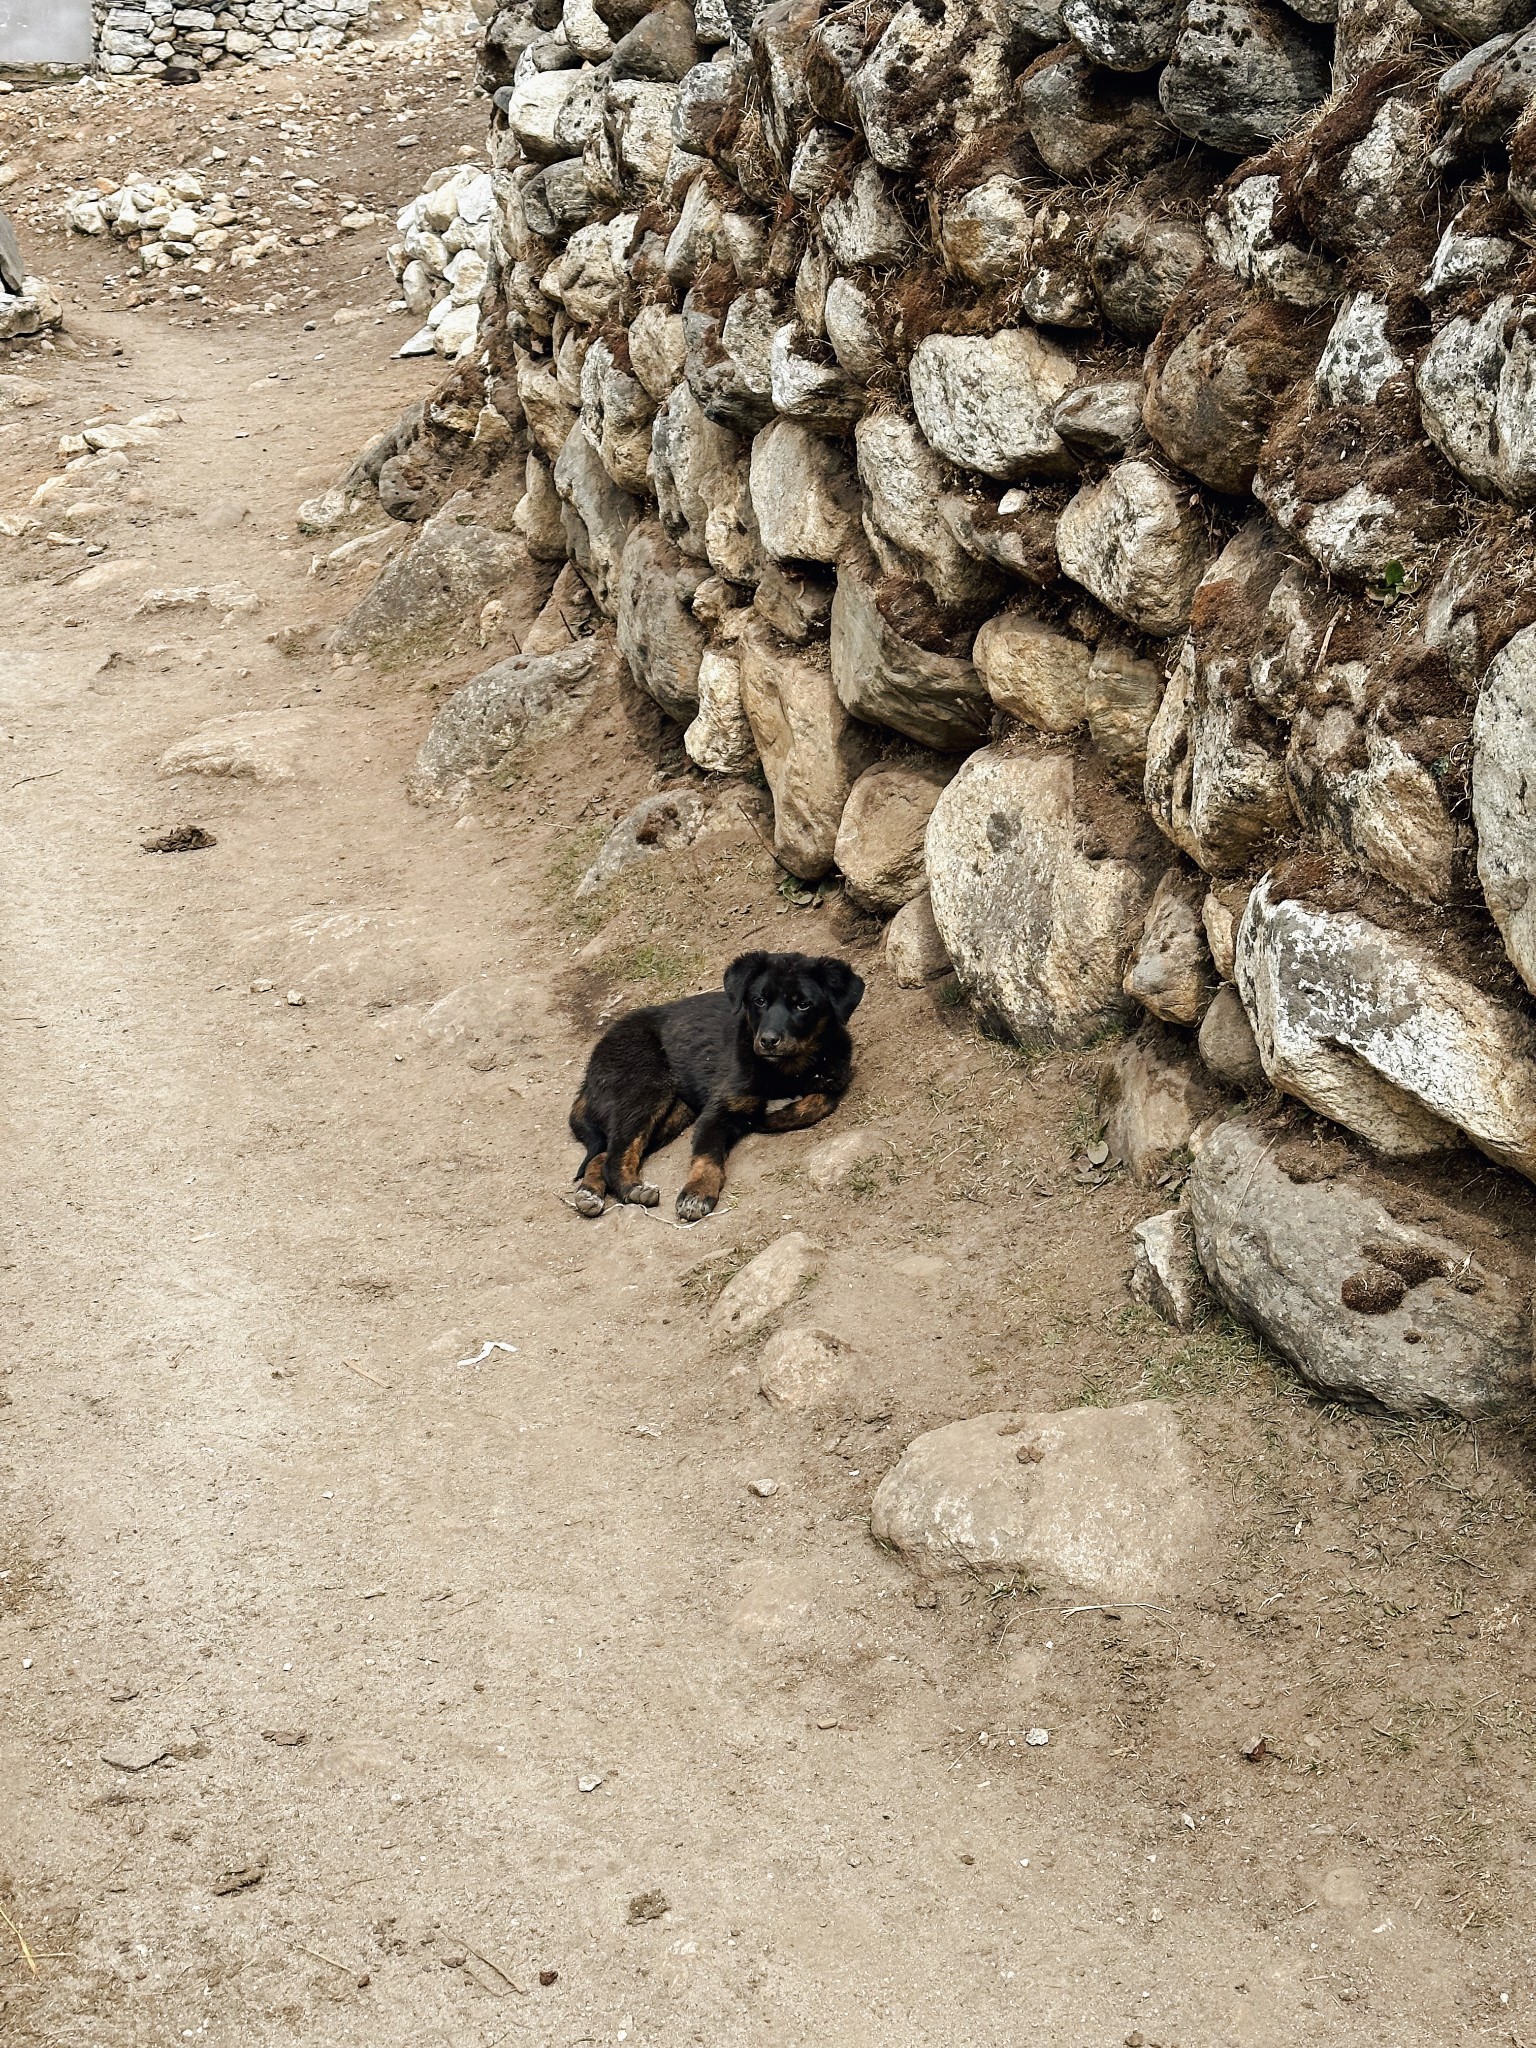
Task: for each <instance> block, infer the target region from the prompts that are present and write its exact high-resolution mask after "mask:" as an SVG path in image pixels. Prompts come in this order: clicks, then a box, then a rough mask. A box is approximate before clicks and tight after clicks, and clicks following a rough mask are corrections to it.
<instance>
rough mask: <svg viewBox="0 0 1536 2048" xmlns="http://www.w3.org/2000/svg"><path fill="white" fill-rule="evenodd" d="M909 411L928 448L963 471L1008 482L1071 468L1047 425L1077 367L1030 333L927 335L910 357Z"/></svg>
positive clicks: (1063, 445)
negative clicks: (910, 397) (910, 404)
mask: <svg viewBox="0 0 1536 2048" xmlns="http://www.w3.org/2000/svg"><path fill="white" fill-rule="evenodd" d="M909 374H910V379H911V386H912V406H913V410H914V411H915V412H916V414H917V420H918V425H919V426H920V427H921V428H922V430H923V433H924V435H925V436H926V438H927V440H928V443H929V446H930V447H932V448H936V449H937V450H938V452H939V454H940V455H943V456H946V457H947V458H948V460H949V461H951V462H955V463H958V464H960V466H961V467H962V468H965V469H977V470H980V471H981V473H982V475H983V476H995V477H1000V478H1002V479H1003V480H1004V481H1006V482H1013V481H1016V480H1017V479H1019V478H1022V477H1027V476H1069V475H1070V474H1071V473H1072V471H1073V470H1074V469H1075V468H1076V463H1075V460H1074V458H1073V456H1072V453H1071V451H1070V450H1069V449H1068V447H1067V445H1066V443H1065V442H1064V441H1063V440H1062V438H1061V436H1060V435H1059V434H1058V433H1057V431H1056V429H1055V427H1054V426H1053V425H1052V422H1051V415H1052V414H1053V413H1054V412H1055V410H1056V407H1057V405H1058V404H1059V403H1060V402H1061V400H1062V399H1063V398H1065V397H1066V395H1067V393H1068V392H1069V391H1070V390H1071V389H1072V387H1073V385H1074V384H1075V383H1076V382H1077V365H1076V363H1075V362H1074V361H1073V359H1072V357H1071V356H1069V355H1067V354H1066V353H1065V351H1064V350H1062V349H1059V348H1057V347H1055V346H1054V345H1053V344H1052V343H1051V342H1048V341H1046V340H1045V339H1044V338H1043V337H1042V336H1041V335H1039V334H1036V333H1035V332H1034V330H1033V329H1032V328H1020V327H1007V328H1004V329H1003V330H1002V331H1001V332H1000V333H997V334H930V335H928V336H926V337H925V338H924V339H923V340H922V341H920V342H919V343H918V345H917V347H916V348H915V349H914V350H913V352H912V363H911V369H910V373H909Z"/></svg>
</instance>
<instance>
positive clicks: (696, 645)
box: [617, 520, 704, 723]
mask: <svg viewBox="0 0 1536 2048" xmlns="http://www.w3.org/2000/svg"><path fill="white" fill-rule="evenodd" d="M699 580H700V578H699V571H698V570H697V569H695V570H693V571H692V572H691V575H690V573H689V572H688V571H687V569H686V566H685V564H684V562H683V558H682V556H681V555H680V554H679V553H678V551H677V549H676V548H674V547H673V545H672V543H671V542H670V541H669V540H668V539H667V536H666V534H665V533H663V531H662V529H661V527H660V526H659V525H658V524H657V523H656V522H655V521H654V520H642V521H641V523H640V524H639V525H638V526H634V527H631V529H630V531H629V533H628V535H627V536H626V538H625V542H624V553H623V555H622V556H621V558H620V561H619V576H618V590H617V619H618V638H619V652H620V653H621V654H622V655H623V657H624V659H625V660H626V661H627V662H628V663H629V672H630V674H631V675H632V676H633V677H634V679H635V681H636V682H637V683H638V684H639V685H640V687H641V689H642V690H644V691H645V692H646V694H647V695H648V696H650V697H653V698H654V699H655V701H656V702H657V703H658V704H659V705H660V706H661V708H662V710H663V711H665V712H666V714H667V716H668V717H669V718H676V719H680V720H682V721H683V722H684V723H686V722H687V721H688V720H690V719H691V718H692V717H693V715H694V713H695V712H696V711H697V709H698V705H699V662H700V660H701V659H702V657H703V653H704V629H703V627H702V626H701V625H700V624H699V622H698V620H697V619H696V618H695V617H694V615H693V612H692V610H691V608H690V606H689V604H688V599H689V598H690V597H691V596H692V594H693V590H694V588H695V587H696V585H697V583H698V581H699Z"/></svg>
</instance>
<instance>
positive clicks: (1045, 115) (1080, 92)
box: [1015, 42, 1179, 181]
mask: <svg viewBox="0 0 1536 2048" xmlns="http://www.w3.org/2000/svg"><path fill="white" fill-rule="evenodd" d="M1015 90H1016V96H1017V99H1018V103H1019V112H1020V118H1021V119H1022V120H1023V122H1024V125H1025V126H1026V128H1027V129H1028V130H1029V135H1030V140H1031V141H1032V142H1033V143H1034V145H1035V148H1036V149H1037V150H1038V151H1039V153H1040V156H1041V158H1042V159H1043V160H1044V162H1045V164H1046V166H1047V168H1048V169H1050V170H1052V171H1054V172H1055V174H1056V176H1057V177H1058V178H1064V179H1067V180H1069V181H1076V180H1078V179H1081V178H1085V177H1086V176H1088V174H1089V173H1090V172H1097V171H1108V170H1109V169H1111V168H1113V169H1115V170H1117V171H1119V172H1121V173H1123V174H1124V175H1126V176H1129V177H1134V176H1135V175H1136V174H1137V173H1138V172H1140V171H1146V170H1150V169H1151V167H1152V166H1153V165H1154V164H1156V163H1160V162H1161V161H1162V159H1163V158H1164V157H1169V156H1172V155H1173V153H1174V151H1175V150H1176V149H1177V148H1178V147H1179V138H1178V134H1177V131H1176V130H1175V129H1174V127H1173V126H1172V125H1171V123H1170V122H1169V121H1168V119H1167V117H1166V116H1165V115H1164V114H1163V112H1162V110H1161V109H1160V107H1159V106H1158V103H1157V101H1156V100H1155V99H1153V98H1152V97H1151V96H1150V95H1149V94H1148V93H1146V92H1138V91H1137V90H1136V89H1135V87H1134V86H1133V85H1131V84H1129V83H1128V82H1127V81H1126V80H1124V79H1121V78H1117V77H1115V76H1114V75H1113V73H1111V72H1106V71H1101V70H1100V69H1099V68H1098V66H1097V65H1095V64H1093V63H1092V62H1091V61H1090V60H1089V58H1088V57H1086V56H1085V55H1084V53H1083V52H1082V51H1081V50H1080V49H1078V48H1077V46H1076V44H1074V43H1071V42H1065V43H1063V44H1062V46H1061V48H1060V49H1056V50H1050V51H1048V52H1047V53H1046V55H1045V56H1043V57H1037V58H1036V59H1035V61H1034V63H1033V64H1031V65H1030V67H1029V69H1028V70H1027V71H1026V72H1025V73H1024V75H1023V77H1022V78H1021V79H1020V80H1019V82H1018V85H1017V87H1016V89H1015Z"/></svg>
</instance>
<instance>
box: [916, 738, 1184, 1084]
mask: <svg viewBox="0 0 1536 2048" xmlns="http://www.w3.org/2000/svg"><path fill="white" fill-rule="evenodd" d="M1075 773H1076V771H1075V768H1074V763H1073V760H1072V757H1071V756H1070V755H1049V756H1046V757H1044V758H1042V759H1038V760H1036V759H1031V758H1030V757H1028V756H1027V755H1016V754H1005V753H1001V752H999V751H998V750H997V749H995V748H984V749H982V750H981V751H980V752H978V753H975V754H972V755H971V756H970V758H969V760H967V761H966V762H965V764H964V766H963V767H962V768H961V769H960V771H959V773H958V774H957V775H956V776H955V778H954V780H953V781H952V782H951V783H950V784H949V785H948V787H947V788H946V789H945V791H944V792H943V794H942V795H941V796H940V798H939V801H938V803H937V805H936V806H935V808H934V812H933V816H932V817H931V818H930V819H929V821H928V837H927V867H928V887H929V892H930V896H931V899H932V906H933V916H934V922H935V923H936V924H937V926H938V928H939V933H940V935H941V937H942V939H943V941H944V947H945V950H946V952H947V953H948V955H949V957H950V960H951V961H952V962H953V963H954V968H955V972H956V973H957V974H958V975H959V977H960V981H961V984H962V986H963V987H964V988H965V990H966V993H967V994H968V995H969V996H970V997H971V999H972V1001H973V1002H975V1003H977V1004H978V1005H980V1006H981V1007H982V1008H983V1009H984V1010H985V1011H987V1012H988V1013H990V1014H991V1015H992V1016H993V1017H994V1018H996V1019H997V1020H998V1021H999V1022H1001V1023H1002V1024H1003V1025H1004V1026H1006V1028H1007V1029H1008V1030H1009V1031H1010V1032H1011V1033H1012V1034H1013V1035H1014V1036H1015V1037H1016V1038H1018V1039H1020V1040H1023V1041H1025V1042H1038V1041H1041V1040H1046V1041H1051V1042H1059V1043H1062V1044H1068V1045H1070V1044H1080V1043H1081V1042H1082V1041H1083V1040H1084V1039H1086V1038H1089V1037H1091V1036H1093V1034H1094V1033H1095V1032H1097V1031H1099V1030H1101V1029H1102V1028H1103V1026H1104V1025H1105V1023H1106V1022H1108V1021H1109V1020H1111V1019H1113V1018H1115V1017H1118V1016H1119V1015H1121V1014H1122V1012H1123V1010H1124V1008H1125V997H1124V995H1123V993H1122V991H1121V986H1120V983H1121V977H1122V976H1123V974H1124V972H1125V962H1126V958H1127V956H1128V953H1129V950H1130V946H1131V943H1132V941H1133V940H1134V938H1135V935H1136V931H1137V929H1138V927H1139V925H1140V922H1141V919H1142V916H1143V914H1144V912H1145V909H1146V905H1147V903H1148V901H1149V899H1150V897H1151V894H1152V886H1153V877H1152V875H1151V874H1150V873H1149V872H1148V871H1147V870H1146V868H1145V867H1143V866H1141V865H1140V864H1138V863H1137V862H1135V861H1133V860H1129V859H1117V858H1114V857H1112V856H1108V855H1106V856H1104V857H1100V858H1093V857H1091V856H1090V854H1089V853H1088V852H1087V851H1085V849H1084V839H1083V831H1082V823H1081V820H1080V818H1079V816H1078V813H1077V810H1076V807H1075V802H1074V791H1075Z"/></svg>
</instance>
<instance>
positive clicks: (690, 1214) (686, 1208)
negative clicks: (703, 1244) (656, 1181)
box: [677, 1188, 715, 1223]
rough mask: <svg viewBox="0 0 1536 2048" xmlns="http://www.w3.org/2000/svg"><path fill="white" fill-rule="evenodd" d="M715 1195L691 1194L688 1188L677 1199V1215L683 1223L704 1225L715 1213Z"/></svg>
mask: <svg viewBox="0 0 1536 2048" xmlns="http://www.w3.org/2000/svg"><path fill="white" fill-rule="evenodd" d="M714 1206H715V1197H714V1196H713V1195H699V1194H690V1193H689V1192H688V1190H687V1189H686V1188H684V1190H683V1192H682V1193H681V1194H680V1195H679V1196H678V1198H677V1214H678V1218H679V1220H680V1221H681V1222H683V1223H702V1222H703V1221H704V1218H705V1217H706V1216H708V1215H711V1214H712V1213H713V1211H714Z"/></svg>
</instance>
